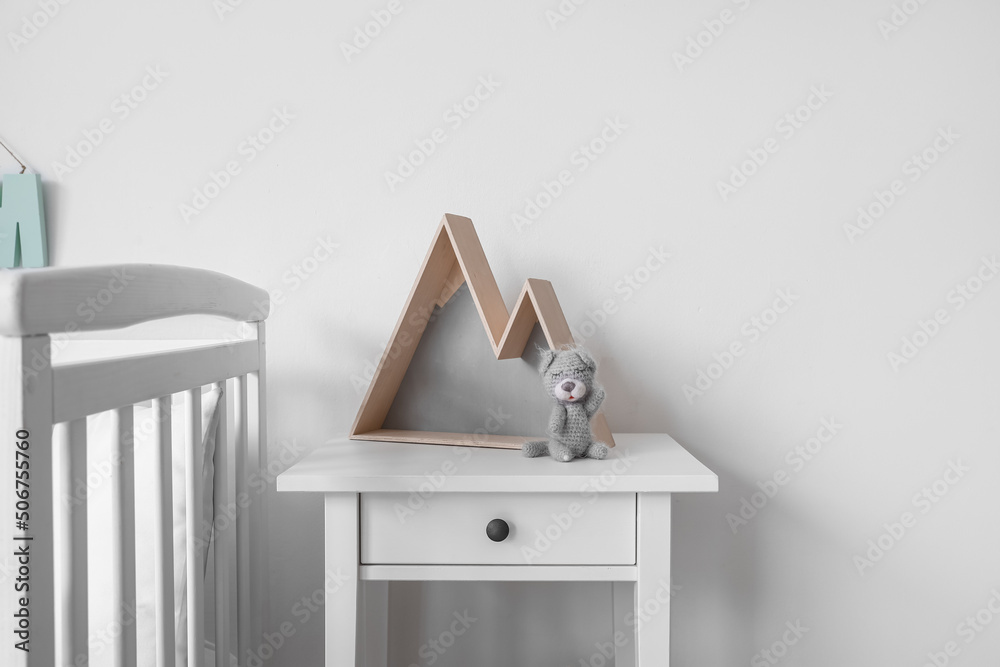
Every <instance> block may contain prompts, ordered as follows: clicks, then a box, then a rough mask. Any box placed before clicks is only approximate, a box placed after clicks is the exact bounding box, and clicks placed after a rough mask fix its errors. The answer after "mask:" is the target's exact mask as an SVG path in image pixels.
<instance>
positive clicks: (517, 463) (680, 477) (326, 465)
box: [277, 433, 719, 493]
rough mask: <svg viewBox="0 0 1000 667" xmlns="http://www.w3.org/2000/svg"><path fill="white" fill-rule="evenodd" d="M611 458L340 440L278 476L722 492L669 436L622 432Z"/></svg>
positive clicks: (469, 488)
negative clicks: (563, 460)
mask: <svg viewBox="0 0 1000 667" xmlns="http://www.w3.org/2000/svg"><path fill="white" fill-rule="evenodd" d="M615 442H616V443H617V444H618V446H617V447H615V448H614V449H612V450H611V454H609V455H608V458H607V459H604V460H603V461H598V460H594V459H575V460H573V461H570V462H568V463H561V462H558V461H555V460H553V459H552V458H550V457H547V456H546V457H540V458H535V459H529V458H525V457H524V456H523V455H522V454H521V452H520V451H517V450H510V449H490V448H485V447H452V446H447V445H418V444H412V443H399V442H373V441H362V440H346V439H345V440H338V441H333V442H329V443H327V444H325V445H322V446H320V447H319V448H317V449H316V450H315V451H313V452H312V453H310V454H309V455H308V456H306V457H305V458H304V459H303V460H302V461H300V462H299V463H297V464H295V465H293V466H292V467H291V468H289V469H288V470H286V471H285V472H284V473H282V474H280V475H278V482H277V484H278V491H310V492H317V493H331V492H353V493H369V492H404V493H408V492H411V491H418V492H427V491H432V492H436V493H468V492H483V493H487V492H493V493H496V492H502V493H506V492H516V493H533V492H552V493H587V492H609V493H642V492H668V493H672V492H690V491H708V492H712V491H718V490H719V478H718V477H716V475H715V473H713V472H712V471H711V470H709V469H708V468H706V467H705V466H704V465H702V464H701V462H699V461H698V460H697V459H696V458H695V457H694V456H692V455H691V454H689V453H688V452H687V451H686V450H685V449H684V448H683V447H681V446H680V445H679V444H677V441H675V440H674V439H673V438H671V437H670V436H669V435H667V434H665V433H620V434H619V433H616V434H615Z"/></svg>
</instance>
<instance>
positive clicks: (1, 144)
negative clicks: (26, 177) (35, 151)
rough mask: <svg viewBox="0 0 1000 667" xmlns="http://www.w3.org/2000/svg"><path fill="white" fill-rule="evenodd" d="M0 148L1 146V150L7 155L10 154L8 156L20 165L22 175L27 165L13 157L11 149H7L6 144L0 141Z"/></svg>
mask: <svg viewBox="0 0 1000 667" xmlns="http://www.w3.org/2000/svg"><path fill="white" fill-rule="evenodd" d="M0 146H3V149H4V150H5V151H7V152H8V153H10V156H11V157H12V158H14V159H15V160H17V163H18V164H19V165H21V173H22V174H23V173H24V171H25V169H27V168H28V167H27V165H25V164H24V163H23V162H21V159H20V158H19V157H17V156H16V155H14V151H12V150H11V149H9V148H7V144H5V143H4V142H2V141H0Z"/></svg>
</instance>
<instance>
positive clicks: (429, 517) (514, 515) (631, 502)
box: [361, 493, 636, 565]
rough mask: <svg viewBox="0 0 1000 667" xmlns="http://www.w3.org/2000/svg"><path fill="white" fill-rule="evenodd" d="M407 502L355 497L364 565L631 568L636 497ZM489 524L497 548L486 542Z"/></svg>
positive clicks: (396, 496)
mask: <svg viewBox="0 0 1000 667" xmlns="http://www.w3.org/2000/svg"><path fill="white" fill-rule="evenodd" d="M413 497H414V496H410V495H409V494H404V493H364V494H362V495H361V562H362V563H363V564H366V565H381V564H386V565H633V564H635V519H636V512H635V507H636V502H635V494H627V493H617V494H611V493H609V494H600V495H599V496H596V497H588V498H585V497H581V496H580V495H577V494H560V493H446V494H440V495H438V496H433V497H431V498H430V499H428V500H426V501H424V504H423V506H422V507H420V508H419V509H414V508H413V504H409V503H411V498H413ZM414 504H415V503H414ZM494 519H500V520H502V521H503V522H505V523H506V526H507V527H508V529H509V534H508V535H507V537H506V538H504V539H502V541H494V540H493V539H491V538H490V537H489V536H488V535H487V530H486V527H487V524H489V523H490V522H491V521H493V520H494ZM495 528H499V530H498V531H495V532H494V535H493V537H494V538H499V537H501V536H502V533H503V524H497V525H496V526H495Z"/></svg>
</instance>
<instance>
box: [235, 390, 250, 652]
mask: <svg viewBox="0 0 1000 667" xmlns="http://www.w3.org/2000/svg"><path fill="white" fill-rule="evenodd" d="M247 384H248V383H247V376H246V375H242V376H240V377H238V378H236V396H235V399H236V400H235V401H234V403H235V406H234V407H235V408H236V415H235V417H236V419H235V423H236V433H235V436H236V437H235V441H236V443H235V450H236V451H235V456H234V457H233V458H234V461H233V463H234V466H233V467H234V469H235V471H236V499H237V505H238V507H239V510H238V513H237V515H236V638H237V639H236V643H237V647H238V651H237V653H238V662H239V664H240V665H241V666H242V665H245V664H246V660H247V654H248V653H249V652H250V650H251V649H250V513H249V512H247V511H246V506H247V501H249V499H250V491H249V474H250V469H249V466H248V465H247V438H248V431H249V425H248V421H247V420H248V414H247Z"/></svg>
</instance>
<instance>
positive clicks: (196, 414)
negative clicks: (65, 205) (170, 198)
mask: <svg viewBox="0 0 1000 667" xmlns="http://www.w3.org/2000/svg"><path fill="white" fill-rule="evenodd" d="M268 309H269V300H268V294H267V292H266V291H264V290H261V289H258V288H256V287H253V286H251V285H248V284H246V283H244V282H241V281H239V280H236V279H234V278H230V277H228V276H225V275H222V274H218V273H214V272H211V271H203V270H197V269H189V268H181V267H172V266H156V265H122V266H105V267H93V268H65V269H64V268H52V269H27V270H14V271H3V272H0V434H2V436H0V437H2V441H3V447H2V448H0V554H2V556H0V615H2V621H0V629H2V631H0V641H2V643H3V644H2V648H0V664H2V665H5V666H11V667H14V666H21V665H24V666H28V667H43V666H44V667H52V666H53V665H57V666H58V667H66V666H69V665H73V666H74V667H77V666H79V667H85V666H86V665H88V664H91V659H90V656H91V654H90V653H89V651H93V650H94V648H93V636H94V633H93V630H94V629H92V628H89V627H88V608H90V607H89V606H88V605H89V602H94V601H93V600H90V598H91V597H93V596H101V597H102V598H103V597H104V596H107V597H108V599H109V600H110V604H111V605H112V608H113V609H117V610H127V609H130V608H131V609H133V610H134V609H135V608H136V576H137V572H136V567H137V564H136V526H137V522H139V523H138V525H139V526H140V527H141V528H142V529H143V530H144V531H145V530H148V527H150V526H151V533H152V541H153V554H154V559H153V563H152V564H151V565H149V567H152V569H153V581H155V637H156V647H155V664H156V665H157V667H173V666H174V665H175V664H176V662H180V661H181V660H177V661H175V646H176V645H177V644H176V643H175V642H176V641H178V639H179V637H178V634H179V633H183V635H184V636H183V639H185V640H186V645H187V651H186V658H187V660H186V662H187V664H188V665H189V666H190V667H201V666H202V665H203V664H204V663H205V661H206V658H205V656H206V651H205V646H206V645H207V646H209V647H210V649H211V650H212V651H213V652H214V660H215V663H216V665H217V666H218V667H232V665H233V664H239V665H241V666H242V665H245V664H248V662H249V663H255V664H259V661H255V660H254V659H253V656H259V652H258V649H259V647H260V637H261V636H262V633H263V627H262V623H263V621H262V612H263V610H264V609H265V608H266V604H267V585H266V582H267V571H266V566H265V563H266V557H267V553H266V543H265V541H264V539H263V535H262V533H263V528H264V521H265V513H264V512H265V507H264V502H265V493H264V492H262V491H261V490H260V486H261V485H260V480H266V479H268V478H267V476H266V466H267V449H266V435H265V434H266V430H265V363H264V348H265V342H266V338H265V334H264V320H265V318H266V317H267V314H268ZM193 314H200V315H214V316H220V317H223V318H228V319H229V320H232V321H234V322H243V323H246V324H244V325H241V326H240V330H241V333H239V334H238V335H234V336H231V337H227V338H225V339H216V340H210V341H199V342H197V343H195V342H192V341H172V342H165V341H151V340H142V341H137V340H125V339H122V338H120V337H116V338H115V339H114V340H107V341H97V340H92V339H88V340H83V339H84V338H93V336H94V334H92V333H87V332H96V331H105V330H112V329H121V328H124V327H130V326H132V325H138V324H140V323H143V322H149V321H151V320H159V319H165V318H173V317H176V316H183V315H193ZM233 326H235V325H233ZM116 336H120V334H116ZM208 385H218V386H221V387H223V388H224V392H223V397H222V399H220V400H219V401H218V407H217V408H216V409H217V411H218V427H217V430H216V431H215V443H216V444H215V454H214V470H215V472H214V478H212V477H209V478H208V479H209V480H210V481H211V482H212V488H213V489H214V503H213V507H214V511H213V512H212V514H213V515H214V518H213V521H212V523H211V525H206V522H205V520H204V518H203V515H202V513H201V512H197V511H191V510H192V508H199V507H202V500H203V498H202V497H201V496H202V494H203V493H204V492H205V491H204V488H203V484H202V482H201V481H200V480H202V475H203V469H202V465H203V463H204V462H203V461H202V458H201V456H200V455H199V450H198V448H199V447H200V446H201V445H202V424H201V419H202V411H201V409H200V408H201V405H202V400H201V399H202V388H203V387H205V386H208ZM178 394H182V395H183V398H184V403H183V408H181V409H183V411H184V429H183V430H184V436H185V437H184V441H183V442H184V451H185V457H184V459H183V460H184V463H185V467H184V476H185V481H184V487H183V488H184V489H185V498H184V500H185V503H186V505H185V506H186V507H187V508H188V511H187V513H186V519H185V521H186V531H182V534H185V533H186V540H185V541H186V553H183V554H177V553H175V548H174V530H173V524H174V521H175V520H176V518H175V516H174V514H173V513H172V511H173V504H174V500H175V498H174V497H173V496H172V493H173V492H172V486H173V468H172V466H171V456H172V451H171V443H172V442H176V438H174V439H172V433H171V422H172V421H173V419H172V417H171V411H172V409H173V410H176V409H178V407H179V406H176V407H174V408H172V404H173V402H174V401H173V400H172V398H173V397H174V396H176V395H178ZM146 402H151V404H149V406H148V408H147V409H149V410H151V411H152V413H153V414H156V415H157V416H158V418H157V419H156V422H155V428H154V429H153V430H154V431H155V432H154V433H152V435H151V436H149V440H150V441H151V444H152V447H153V448H154V449H155V454H146V455H149V456H155V461H156V462H157V464H156V472H155V475H153V477H154V478H153V479H152V480H150V481H149V482H148V483H149V484H151V486H152V489H153V490H152V492H151V493H152V496H151V497H152V498H153V507H154V511H152V512H151V515H149V516H137V513H136V504H135V498H136V466H135V461H136V457H135V453H136V452H135V448H136V445H135V444H134V443H135V442H137V440H136V438H137V436H136V435H134V432H133V428H134V425H133V414H135V412H134V410H133V406H136V405H138V404H141V403H146ZM95 415H102V416H103V417H106V418H109V419H110V420H111V424H112V429H113V430H112V431H111V433H113V434H117V437H110V438H109V439H110V440H111V441H112V442H111V443H110V445H109V446H110V447H111V449H112V451H113V453H114V457H113V458H112V459H111V461H112V463H113V466H112V470H111V473H110V475H109V480H108V483H109V484H110V496H111V503H110V506H111V511H110V515H111V516H110V517H108V520H109V523H108V524H107V525H108V526H110V528H109V530H108V531H107V532H106V533H102V534H100V535H95V534H94V530H93V528H94V526H93V523H94V521H93V514H94V513H93V511H91V512H90V513H89V514H90V515H91V518H90V524H91V525H90V526H89V527H90V530H88V511H87V507H88V506H87V502H86V494H83V497H82V498H81V497H80V495H81V494H80V493H79V489H80V488H81V487H80V485H81V484H83V485H84V488H86V485H87V484H88V483H90V480H89V479H88V477H87V475H88V472H87V471H88V468H87V452H88V442H87V432H88V422H87V419H88V417H91V424H92V423H93V420H94V419H95V418H96V417H93V416H95ZM91 444H93V443H91ZM144 446H145V445H144ZM174 446H175V447H176V444H175V445H174ZM140 484H141V486H140V490H141V491H143V492H144V493H146V492H147V489H146V488H144V485H145V484H147V481H141V483H140ZM74 490H76V491H77V492H76V493H74ZM144 497H145V496H144ZM71 499H72V500H71ZM92 509H93V508H92ZM22 520H23V521H24V523H23V524H22V523H19V522H20V521H22ZM199 536H211V544H212V549H213V550H214V564H210V567H212V568H213V578H214V590H213V591H209V592H208V593H209V594H210V596H211V597H212V598H213V599H214V605H213V608H212V609H210V610H206V608H205V600H206V588H205V587H206V583H205V582H206V570H205V564H204V560H203V559H204V557H205V554H206V553H207V552H206V551H205V549H207V547H206V545H205V544H206V543H205V540H204V539H199ZM88 540H89V541H90V542H91V544H90V549H88ZM94 540H105V541H107V542H108V545H107V546H106V547H105V546H103V544H102V546H101V548H105V549H110V552H109V553H110V561H111V562H110V563H109V564H108V566H109V567H110V568H111V569H110V572H111V574H110V575H109V576H110V577H111V580H110V581H111V585H110V586H109V587H108V588H109V589H108V590H93V589H92V588H91V587H90V586H88V571H90V572H92V571H93V570H92V569H91V570H88V551H91V552H93V550H94V549H95V548H96V546H97V545H96V544H95V543H94V542H93V541H94ZM140 546H147V545H140ZM25 549H27V552H28V555H27V556H24V555H16V553H17V554H23V552H24V550H25ZM175 558H184V560H185V561H186V587H187V588H186V596H185V597H186V612H187V623H186V627H180V628H175V611H176V610H175V608H174V604H175V590H174V583H175V576H174V574H175V570H174V560H175ZM102 560H103V558H102ZM100 565H101V566H102V567H103V565H104V564H103V563H101V564H100ZM178 567H180V561H178ZM141 573H145V570H142V571H141ZM206 613H208V614H211V615H213V616H214V619H215V623H214V625H215V629H214V632H213V633H212V634H214V637H207V638H206V637H205V635H206V630H205V627H206ZM131 620H134V619H131ZM138 625H139V623H138V621H136V622H130V619H125V618H123V619H122V623H121V625H120V631H119V632H117V633H116V632H114V629H115V628H113V629H112V632H110V633H105V634H106V641H107V644H108V645H107V646H103V645H102V647H101V648H102V650H103V649H106V650H107V651H108V652H109V653H108V654H109V655H110V662H109V664H113V665H116V666H122V667H133V666H135V665H137V655H138V651H137V645H136V628H137V626H138ZM19 631H20V632H21V634H19ZM24 631H26V633H25V632H24ZM25 638H26V639H27V640H28V642H29V643H28V644H26V645H24V644H22V645H21V648H19V647H18V646H17V644H18V643H19V642H21V641H23V639H25ZM206 640H207V641H206ZM102 641H105V640H102ZM22 648H29V649H30V650H29V651H24V650H22ZM142 648H144V649H148V648H149V647H145V646H143V647H142ZM208 655H212V653H211V652H210V653H208ZM235 656H239V657H238V658H236V657H235ZM248 656H250V657H249V658H248ZM182 657H183V655H182ZM262 657H264V658H266V657H267V656H266V655H265V656H262ZM141 667H146V665H142V666H141Z"/></svg>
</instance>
